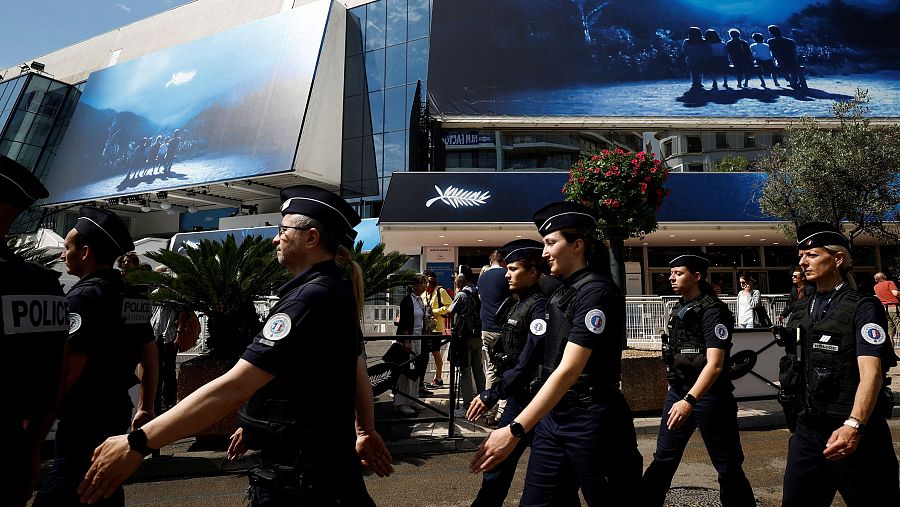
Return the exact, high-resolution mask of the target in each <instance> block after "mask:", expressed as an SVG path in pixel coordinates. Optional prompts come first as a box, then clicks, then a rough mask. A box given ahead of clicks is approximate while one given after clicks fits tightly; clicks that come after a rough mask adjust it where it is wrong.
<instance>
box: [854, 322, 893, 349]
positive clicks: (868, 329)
mask: <svg viewBox="0 0 900 507" xmlns="http://www.w3.org/2000/svg"><path fill="white" fill-rule="evenodd" d="M859 332H860V334H861V335H862V337H863V340H865V341H867V342H869V343H871V344H872V345H881V344H882V343H884V340H885V339H886V338H887V333H885V332H884V328H882V327H881V326H879V325H878V324H875V323H874V322H870V323H868V324H866V325H865V326H863V327H862V329H860V331H859Z"/></svg>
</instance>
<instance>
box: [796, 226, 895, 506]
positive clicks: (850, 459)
mask: <svg viewBox="0 0 900 507" xmlns="http://www.w3.org/2000/svg"><path fill="white" fill-rule="evenodd" d="M797 238H798V242H797V248H798V250H799V256H800V267H801V269H803V273H804V274H805V275H806V279H807V280H809V281H810V282H812V283H814V284H815V285H816V293H815V295H814V296H813V297H811V298H806V299H803V300H801V301H798V302H797V305H796V306H795V307H794V311H793V313H792V315H791V319H790V326H791V328H792V331H793V332H792V335H793V336H795V337H796V338H795V339H798V340H799V343H798V344H797V345H798V347H797V348H798V349H799V355H800V365H801V366H800V368H801V370H802V375H801V377H802V380H803V384H802V386H801V387H802V391H801V392H802V395H801V397H802V399H803V404H802V405H803V406H802V408H801V410H800V415H799V418H798V420H797V426H796V431H795V433H794V434H793V435H792V436H791V440H790V444H789V446H788V457H787V468H786V470H785V473H784V497H783V500H782V505H783V506H786V507H793V506H800V505H802V506H809V507H816V506H825V505H831V502H832V499H833V498H834V494H835V491H840V492H841V497H842V498H843V499H844V502H845V503H846V504H847V505H848V506H850V507H854V506H863V505H866V506H868V505H900V486H898V479H897V476H898V464H897V455H896V454H895V451H894V446H893V444H892V442H891V432H890V430H889V428H888V425H887V422H886V420H885V418H886V417H887V415H888V414H889V412H890V410H891V406H892V405H893V403H892V400H891V398H890V396H889V391H887V390H886V388H885V372H886V371H887V370H888V369H889V368H890V367H892V366H894V365H895V364H896V356H894V354H893V351H892V350H891V349H890V345H889V340H888V339H887V333H886V332H885V326H886V325H887V320H886V317H885V314H884V308H883V307H882V306H881V304H880V303H879V301H878V300H877V299H875V298H874V297H871V296H866V295H863V294H862V293H860V292H859V291H857V290H856V288H855V282H854V280H853V276H852V274H851V272H850V270H851V268H852V260H851V257H850V253H849V243H848V241H847V238H845V237H844V235H843V234H841V232H840V230H839V229H838V228H836V227H834V226H832V225H830V224H826V223H821V222H813V223H809V224H805V225H801V226H800V227H798V228H797Z"/></svg>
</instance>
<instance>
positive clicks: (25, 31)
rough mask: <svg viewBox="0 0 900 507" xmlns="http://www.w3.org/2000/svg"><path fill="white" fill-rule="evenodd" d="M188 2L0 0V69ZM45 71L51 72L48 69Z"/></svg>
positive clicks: (157, 0) (167, 0)
mask: <svg viewBox="0 0 900 507" xmlns="http://www.w3.org/2000/svg"><path fill="white" fill-rule="evenodd" d="M189 2H190V0H119V1H115V0H78V1H77V2H61V1H59V0H3V2H2V7H0V9H2V12H3V44H0V69H2V68H6V67H12V66H15V65H18V64H20V63H28V62H31V61H32V60H34V59H38V60H39V59H40V57H41V56H42V55H45V54H47V53H50V52H52V51H56V50H57V49H60V48H64V47H66V46H70V45H72V44H75V43H77V42H80V41H83V40H85V39H89V38H91V37H94V36H97V35H100V34H102V33H105V32H108V31H110V30H113V29H115V28H118V27H120V26H124V25H127V24H129V23H133V22H135V21H138V20H140V19H143V18H146V17H148V16H152V15H154V14H158V13H160V12H162V11H165V10H168V9H172V8H175V7H178V6H179V5H182V4H186V3H189ZM47 72H49V73H51V74H52V73H53V69H52V68H48V69H47Z"/></svg>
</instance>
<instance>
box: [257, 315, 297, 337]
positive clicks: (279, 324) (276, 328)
mask: <svg viewBox="0 0 900 507" xmlns="http://www.w3.org/2000/svg"><path fill="white" fill-rule="evenodd" d="M290 332H291V317H290V315H288V314H286V313H276V314H275V315H272V316H271V317H269V320H267V321H266V325H265V327H263V336H265V337H266V339H268V340H271V341H273V342H277V341H278V340H280V339H282V338H284V337H285V336H287V335H288V333H290Z"/></svg>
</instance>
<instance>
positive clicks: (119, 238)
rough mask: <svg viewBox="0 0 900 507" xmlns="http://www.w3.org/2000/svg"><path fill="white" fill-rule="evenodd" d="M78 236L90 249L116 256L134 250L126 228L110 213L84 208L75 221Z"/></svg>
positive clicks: (116, 216) (103, 210)
mask: <svg viewBox="0 0 900 507" xmlns="http://www.w3.org/2000/svg"><path fill="white" fill-rule="evenodd" d="M75 230H76V231H78V235H79V236H81V238H82V239H83V240H84V241H85V242H86V243H87V244H89V245H91V247H92V248H94V249H95V250H98V251H102V252H104V253H108V254H113V255H116V256H119V255H122V254H124V253H126V252H130V251H132V250H134V242H133V241H132V240H131V235H130V234H129V233H128V227H126V226H125V223H124V222H122V219H121V218H119V216H118V215H116V214H115V213H113V212H112V211H109V210H105V209H100V208H94V207H92V206H84V207H82V208H81V209H80V210H79V211H78V220H76V221H75Z"/></svg>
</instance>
